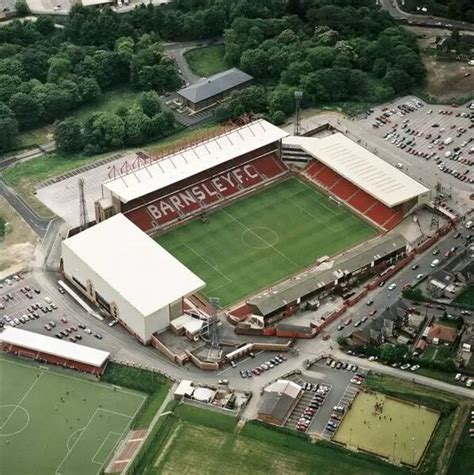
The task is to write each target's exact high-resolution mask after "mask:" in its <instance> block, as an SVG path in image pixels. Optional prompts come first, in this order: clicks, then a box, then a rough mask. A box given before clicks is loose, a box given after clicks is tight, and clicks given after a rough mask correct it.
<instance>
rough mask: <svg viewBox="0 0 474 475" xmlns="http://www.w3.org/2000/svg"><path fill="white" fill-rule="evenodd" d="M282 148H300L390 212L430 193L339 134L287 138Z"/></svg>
mask: <svg viewBox="0 0 474 475" xmlns="http://www.w3.org/2000/svg"><path fill="white" fill-rule="evenodd" d="M283 144H284V145H290V146H291V145H294V146H299V147H301V148H302V149H303V150H304V151H305V152H307V153H308V154H309V155H311V156H312V157H314V158H316V159H317V160H319V161H320V162H321V163H324V164H325V165H327V166H328V167H329V168H331V169H332V170H334V171H335V172H336V173H338V174H339V175H341V176H343V177H344V178H345V179H346V180H348V181H350V182H351V183H353V184H354V185H356V186H358V187H359V188H361V189H362V190H364V191H365V192H367V193H368V194H369V195H371V196H373V197H374V198H375V199H377V200H379V201H381V202H382V203H384V204H385V205H387V206H389V207H390V208H392V207H394V206H396V205H398V204H400V203H404V202H406V201H408V200H410V199H412V198H416V197H417V196H420V195H422V194H425V193H427V192H429V189H428V188H426V187H425V186H423V185H422V184H421V183H418V182H417V181H416V180H413V178H410V177H409V176H408V175H406V174H405V173H403V172H401V171H400V170H398V169H397V168H395V167H393V166H392V165H390V164H389V163H387V162H385V161H384V160H382V159H381V158H379V157H377V156H376V155H374V154H373V153H371V152H369V151H368V150H366V149H365V148H364V147H361V146H360V145H358V144H356V143H355V142H353V141H352V140H351V139H349V138H348V137H346V136H345V135H343V134H341V133H337V134H332V135H328V136H326V137H322V138H316V137H296V136H293V137H287V138H286V139H285V140H284V141H283Z"/></svg>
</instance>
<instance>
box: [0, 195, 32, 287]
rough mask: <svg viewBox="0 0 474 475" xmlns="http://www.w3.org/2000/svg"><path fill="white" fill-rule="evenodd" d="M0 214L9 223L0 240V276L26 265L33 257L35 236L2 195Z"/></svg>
mask: <svg viewBox="0 0 474 475" xmlns="http://www.w3.org/2000/svg"><path fill="white" fill-rule="evenodd" d="M0 216H2V217H3V218H4V219H5V221H7V222H8V223H9V225H8V232H7V235H6V237H5V239H4V241H2V242H0V278H2V276H3V277H6V276H7V275H9V274H12V273H15V272H18V271H19V270H21V269H23V268H25V267H27V266H28V264H29V263H30V262H31V260H32V258H33V252H34V250H35V245H36V243H37V237H36V235H35V233H34V232H33V231H32V230H31V229H30V227H29V226H28V225H27V224H26V223H25V222H24V221H23V219H21V218H20V216H19V215H18V214H17V213H16V211H15V210H14V209H13V208H12V207H11V206H10V205H9V204H8V202H7V201H6V200H5V199H4V198H3V197H0Z"/></svg>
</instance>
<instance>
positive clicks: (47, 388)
mask: <svg viewBox="0 0 474 475" xmlns="http://www.w3.org/2000/svg"><path fill="white" fill-rule="evenodd" d="M145 399H146V396H145V395H143V394H141V393H138V392H135V391H131V390H123V389H120V388H114V387H113V386H110V385H108V384H102V383H97V382H95V381H92V380H90V379H86V378H84V377H80V376H77V375H75V374H74V373H72V372H69V371H68V372H65V371H57V370H54V369H51V368H46V367H41V366H38V365H35V364H30V363H28V362H23V361H21V360H17V359H13V358H11V357H7V356H3V355H2V356H0V473H1V474H12V475H13V474H18V475H20V474H21V475H30V474H31V475H33V474H34V475H53V474H56V475H76V474H77V475H84V474H90V475H92V474H97V473H99V472H100V471H101V470H102V467H103V465H104V463H105V462H106V461H107V460H108V458H109V455H110V454H111V453H112V451H113V449H114V448H115V446H116V445H117V443H118V442H119V440H120V439H121V438H122V437H123V436H124V435H125V433H126V431H127V429H128V427H129V424H130V422H131V421H132V419H133V417H134V416H135V414H136V413H137V411H138V410H139V408H140V407H141V405H142V404H143V402H144V400H145Z"/></svg>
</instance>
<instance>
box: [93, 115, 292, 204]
mask: <svg viewBox="0 0 474 475" xmlns="http://www.w3.org/2000/svg"><path fill="white" fill-rule="evenodd" d="M286 136H288V133H287V132H285V131H284V130H281V129H280V128H278V127H275V126H274V125H272V124H270V123H269V122H267V121H265V120H263V119H260V120H256V121H254V122H251V123H249V124H247V125H244V126H242V127H238V128H236V129H234V130H231V131H230V132H226V133H224V134H222V135H219V136H217V137H214V138H212V139H209V140H206V141H203V142H200V143H198V144H196V145H195V146H193V147H190V148H188V149H186V150H183V151H182V152H179V153H175V154H172V155H169V156H167V157H164V158H162V159H160V160H157V161H156V162H154V163H153V164H151V165H148V166H146V167H143V168H140V169H138V170H134V171H133V172H130V173H127V174H124V175H121V176H119V177H117V178H114V179H112V180H108V181H106V182H104V183H103V184H102V188H103V190H104V192H105V193H104V195H105V196H107V191H109V192H110V193H112V194H114V195H115V196H117V197H118V198H119V199H120V201H121V202H122V203H127V202H129V201H131V200H134V199H136V198H140V197H141V196H144V195H146V194H148V193H151V192H152V191H155V190H159V189H161V188H164V187H166V186H168V185H172V184H173V183H177V182H179V181H181V180H184V179H185V178H188V177H191V176H193V175H196V174H197V173H200V172H203V171H205V170H208V169H209V168H212V167H215V166H216V165H220V164H222V163H225V162H227V161H229V160H232V159H234V158H236V157H239V156H240V155H243V154H245V153H249V152H251V151H252V150H255V149H257V148H260V147H264V146H265V145H269V144H271V143H272V142H276V141H277V140H280V139H282V138H283V137H286Z"/></svg>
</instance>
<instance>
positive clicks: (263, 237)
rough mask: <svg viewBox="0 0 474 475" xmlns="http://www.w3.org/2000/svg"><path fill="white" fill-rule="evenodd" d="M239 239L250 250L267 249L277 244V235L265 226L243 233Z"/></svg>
mask: <svg viewBox="0 0 474 475" xmlns="http://www.w3.org/2000/svg"><path fill="white" fill-rule="evenodd" d="M241 239H242V242H243V243H244V244H245V245H246V246H247V247H250V248H252V249H267V248H269V247H272V246H274V245H275V244H276V243H277V242H278V234H277V233H276V231H274V230H273V229H271V228H267V227H266V226H257V227H255V228H249V229H246V230H245V231H243V232H242V237H241Z"/></svg>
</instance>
